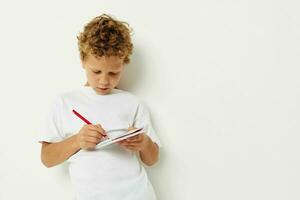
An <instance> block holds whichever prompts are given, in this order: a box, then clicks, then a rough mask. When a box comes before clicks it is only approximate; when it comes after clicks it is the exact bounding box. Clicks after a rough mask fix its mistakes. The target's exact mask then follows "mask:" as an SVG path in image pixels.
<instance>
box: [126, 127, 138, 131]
mask: <svg viewBox="0 0 300 200" xmlns="http://www.w3.org/2000/svg"><path fill="white" fill-rule="evenodd" d="M134 129H136V128H135V127H133V126H129V127H128V129H127V130H128V131H132V130H134Z"/></svg>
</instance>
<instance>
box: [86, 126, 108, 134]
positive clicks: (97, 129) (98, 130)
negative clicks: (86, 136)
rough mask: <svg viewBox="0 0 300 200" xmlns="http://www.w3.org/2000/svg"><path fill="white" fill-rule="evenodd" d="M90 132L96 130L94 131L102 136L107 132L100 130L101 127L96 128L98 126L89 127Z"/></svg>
mask: <svg viewBox="0 0 300 200" xmlns="http://www.w3.org/2000/svg"><path fill="white" fill-rule="evenodd" d="M88 130H94V131H97V132H99V133H100V134H101V135H106V133H105V131H104V130H103V129H102V128H100V127H99V126H96V125H90V126H88Z"/></svg>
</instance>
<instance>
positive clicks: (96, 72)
mask: <svg viewBox="0 0 300 200" xmlns="http://www.w3.org/2000/svg"><path fill="white" fill-rule="evenodd" d="M92 72H94V73H95V74H100V73H101V71H92Z"/></svg>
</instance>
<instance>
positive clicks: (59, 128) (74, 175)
mask: <svg viewBox="0 0 300 200" xmlns="http://www.w3.org/2000/svg"><path fill="white" fill-rule="evenodd" d="M73 109H75V110H76V111H77V112H78V113H80V114H81V115H82V116H84V117H85V118H87V119H88V120H89V121H90V122H91V123H92V124H100V125H101V126H102V127H103V129H104V130H106V131H109V130H112V129H118V128H128V127H129V125H133V126H134V127H136V128H144V130H146V131H145V132H146V134H147V135H148V136H149V137H150V138H151V139H152V141H153V142H155V143H156V144H157V145H158V146H161V143H160V141H159V139H158V137H157V135H156V133H155V131H154V129H153V128H152V125H151V120H150V116H149V112H148V111H147V109H146V108H145V106H144V105H143V104H142V103H141V101H140V100H139V99H138V98H137V97H136V96H134V95H133V94H131V93H129V92H126V91H123V90H119V89H113V90H112V91H111V93H110V94H108V95H98V94H97V93H96V92H95V91H94V90H93V89H92V88H91V87H84V86H83V87H81V88H79V89H78V90H74V91H71V92H67V93H64V94H62V95H60V96H58V97H57V99H56V100H55V102H54V104H53V107H52V109H51V111H50V113H49V116H48V117H47V121H46V125H45V128H44V130H43V132H42V134H41V136H40V138H39V141H45V142H50V143H52V142H59V141H62V140H64V139H66V138H68V137H70V136H72V135H74V134H76V133H78V132H79V130H80V129H81V128H82V126H84V125H85V122H83V121H82V120H81V119H79V118H78V117H77V116H76V115H74V113H73V112H72V110H73ZM111 133H113V132H111ZM107 135H108V136H109V133H107ZM67 161H68V162H69V173H70V177H71V182H72V185H73V186H74V189H75V191H76V197H77V199H78V200H108V199H109V200H155V199H156V198H155V193H154V191H153V188H152V185H151V183H150V182H149V180H148V177H147V174H146V171H145V169H144V167H143V166H142V165H141V164H140V162H139V159H138V153H135V152H133V151H130V150H127V149H125V148H124V147H121V146H120V145H118V144H111V145H108V146H106V147H104V148H101V149H98V150H92V151H87V150H80V151H78V152H77V153H75V154H74V155H72V156H71V157H70V158H69V159H68V160H67Z"/></svg>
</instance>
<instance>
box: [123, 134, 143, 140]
mask: <svg viewBox="0 0 300 200" xmlns="http://www.w3.org/2000/svg"><path fill="white" fill-rule="evenodd" d="M141 139H143V138H142V136H141V135H136V136H133V137H129V138H127V139H126V141H137V140H141Z"/></svg>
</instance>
